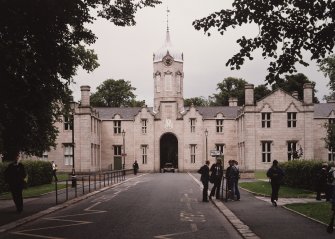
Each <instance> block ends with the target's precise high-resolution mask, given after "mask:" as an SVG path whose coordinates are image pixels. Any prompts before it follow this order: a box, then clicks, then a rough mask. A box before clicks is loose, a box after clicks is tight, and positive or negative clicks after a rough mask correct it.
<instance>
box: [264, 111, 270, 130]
mask: <svg viewBox="0 0 335 239" xmlns="http://www.w3.org/2000/svg"><path fill="white" fill-rule="evenodd" d="M270 127H271V113H262V128H270Z"/></svg>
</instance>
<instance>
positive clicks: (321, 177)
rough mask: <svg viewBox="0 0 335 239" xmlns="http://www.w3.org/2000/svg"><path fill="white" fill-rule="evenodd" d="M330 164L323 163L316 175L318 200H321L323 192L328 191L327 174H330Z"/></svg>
mask: <svg viewBox="0 0 335 239" xmlns="http://www.w3.org/2000/svg"><path fill="white" fill-rule="evenodd" d="M327 168H328V164H327V163H323V164H322V167H321V169H319V171H318V173H317V176H316V200H318V201H320V200H321V193H323V192H324V193H325V194H326V191H327V174H328V170H327Z"/></svg>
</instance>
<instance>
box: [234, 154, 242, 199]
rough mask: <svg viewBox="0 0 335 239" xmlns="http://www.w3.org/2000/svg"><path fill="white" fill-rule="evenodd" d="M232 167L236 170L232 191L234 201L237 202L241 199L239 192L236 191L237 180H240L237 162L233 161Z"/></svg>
mask: <svg viewBox="0 0 335 239" xmlns="http://www.w3.org/2000/svg"><path fill="white" fill-rule="evenodd" d="M233 162H234V165H233V167H235V168H236V177H234V179H233V180H234V191H235V194H234V195H235V196H236V200H237V201H239V200H240V198H241V194H240V190H239V189H238V180H239V178H240V170H239V168H238V162H237V161H236V160H233Z"/></svg>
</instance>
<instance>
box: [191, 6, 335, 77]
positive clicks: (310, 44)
mask: <svg viewBox="0 0 335 239" xmlns="http://www.w3.org/2000/svg"><path fill="white" fill-rule="evenodd" d="M232 7H233V9H223V10H221V11H218V12H215V13H212V14H211V15H209V16H207V17H205V18H202V19H200V20H196V21H194V22H193V25H194V27H195V29H197V30H200V29H203V30H204V32H205V33H207V34H208V35H210V30H211V29H212V28H214V29H217V30H218V31H219V32H220V33H221V34H222V35H223V34H224V33H225V32H226V31H228V29H229V28H233V29H234V28H236V27H238V26H241V25H246V24H256V25H258V27H259V33H258V35H257V36H255V37H251V38H247V37H246V36H242V37H241V38H240V39H238V40H237V43H238V44H239V46H240V51H239V52H238V53H236V54H235V55H234V56H233V57H232V58H230V59H229V60H228V62H227V63H226V65H227V66H231V68H232V69H240V67H241V66H242V65H243V63H244V61H245V59H247V58H248V59H249V60H252V59H253V57H252V55H251V54H252V53H253V51H254V50H256V49H261V50H262V56H263V57H264V58H270V59H271V62H270V65H269V67H268V72H269V74H268V75H267V77H266V80H267V81H268V82H269V83H273V82H274V81H278V80H279V79H280V76H281V75H282V74H284V73H290V74H292V73H294V72H297V71H296V68H295V64H296V63H300V64H302V65H304V66H308V63H307V62H306V61H305V60H304V58H303V56H302V51H307V52H310V53H311V59H312V60H316V61H317V62H320V61H321V59H323V58H325V57H326V56H327V54H329V53H331V52H332V51H333V49H334V43H335V25H334V20H335V2H334V1H333V0H311V1H306V0H269V1H263V0H234V2H233V5H232Z"/></svg>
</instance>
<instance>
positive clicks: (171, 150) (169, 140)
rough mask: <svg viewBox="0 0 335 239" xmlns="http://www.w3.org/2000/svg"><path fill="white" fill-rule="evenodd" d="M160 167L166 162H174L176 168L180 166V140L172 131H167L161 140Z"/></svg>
mask: <svg viewBox="0 0 335 239" xmlns="http://www.w3.org/2000/svg"><path fill="white" fill-rule="evenodd" d="M160 163H161V164H160V167H161V168H163V167H164V165H165V163H172V164H173V166H174V168H178V140H177V137H176V136H175V135H173V134H171V133H166V134H164V135H163V136H162V137H161V140H160Z"/></svg>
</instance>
